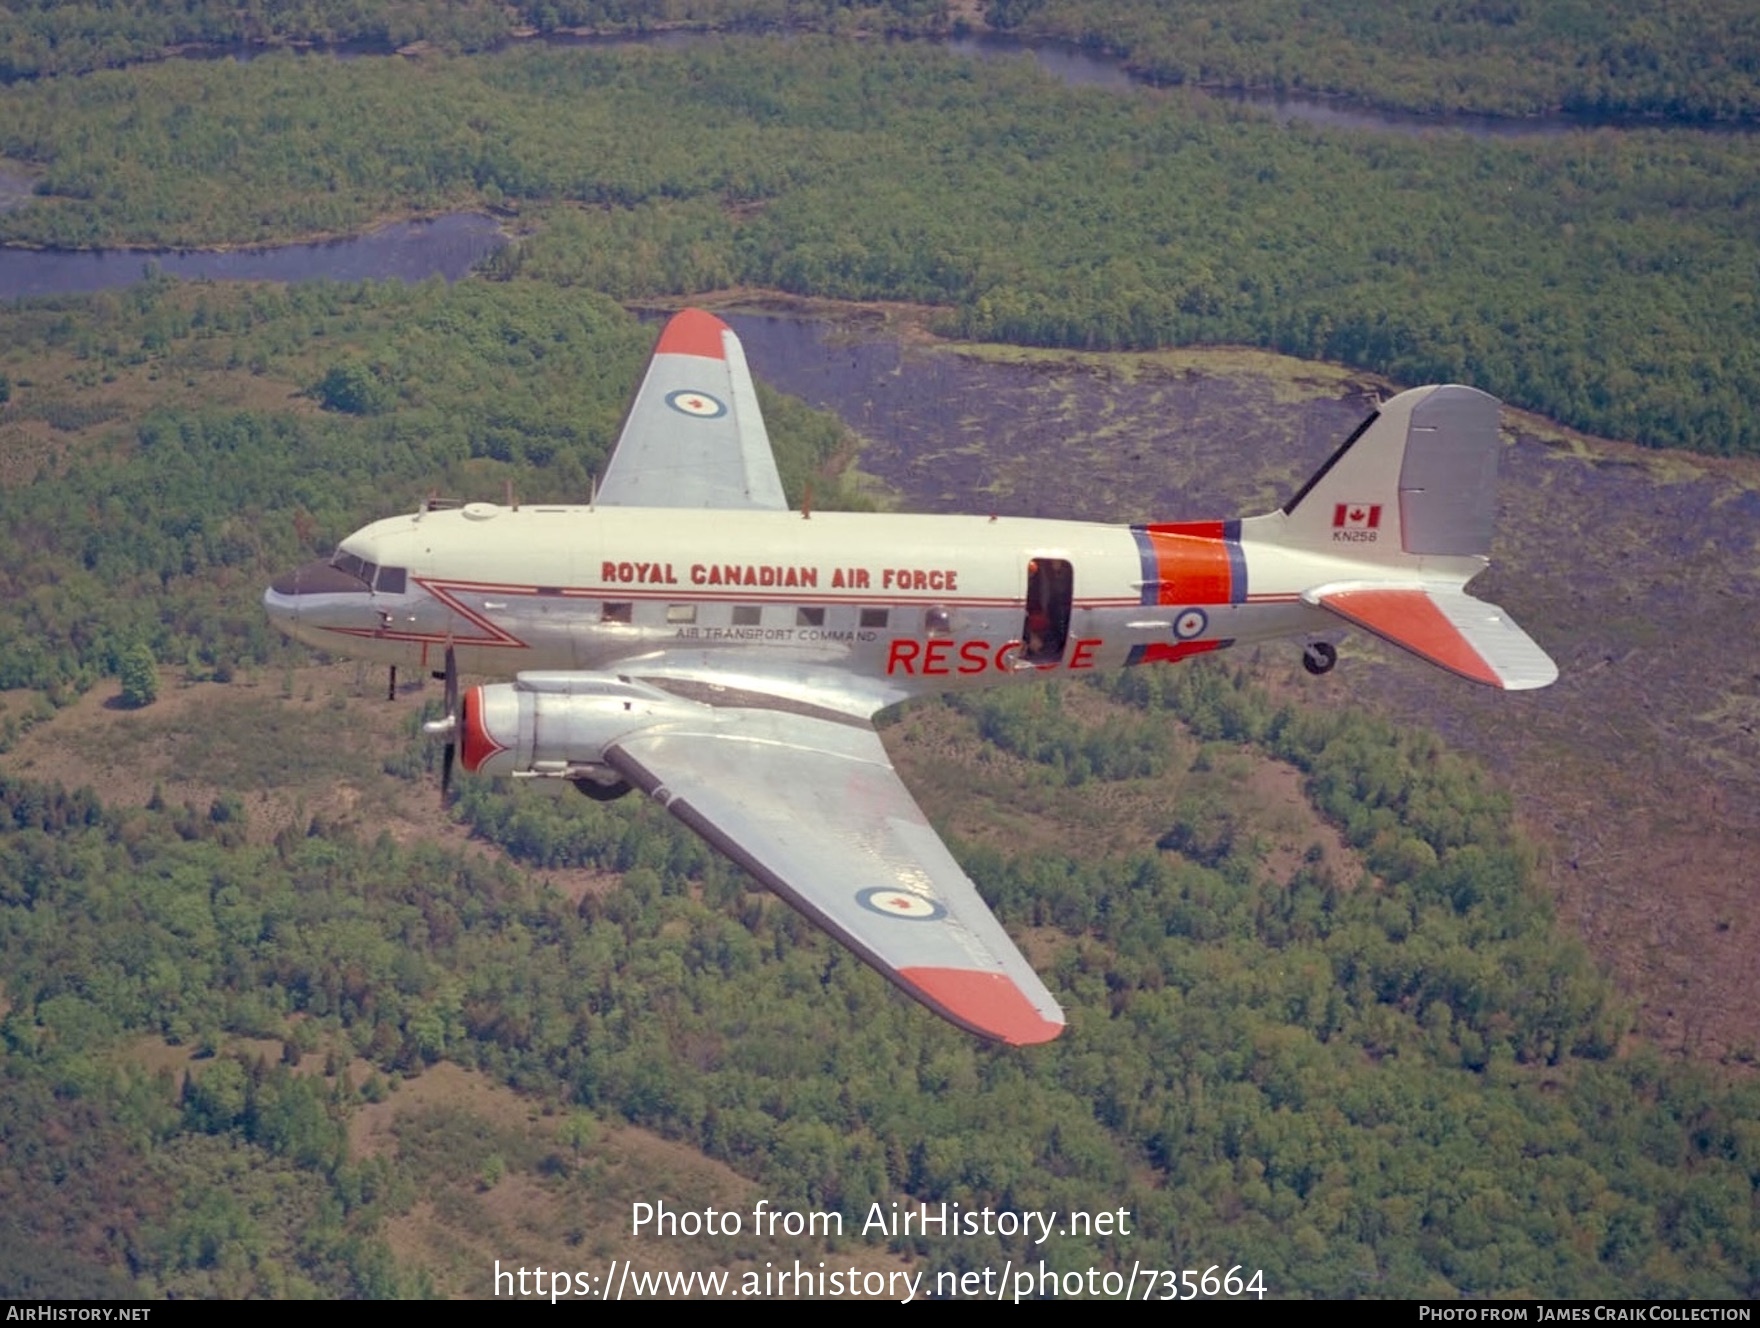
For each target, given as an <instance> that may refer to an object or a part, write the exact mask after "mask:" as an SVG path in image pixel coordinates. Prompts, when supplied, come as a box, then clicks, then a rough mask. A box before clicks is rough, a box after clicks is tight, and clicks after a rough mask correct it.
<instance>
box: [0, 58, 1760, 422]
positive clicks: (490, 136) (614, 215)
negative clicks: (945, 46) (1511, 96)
mask: <svg viewBox="0 0 1760 1328" xmlns="http://www.w3.org/2000/svg"><path fill="white" fill-rule="evenodd" d="M583 145H585V146H583ZM1757 153H1760V140H1757V139H1755V138H1754V137H1752V136H1750V135H1745V134H1723V135H1719V134H1705V133H1695V132H1690V131H1667V132H1664V131H1648V130H1647V131H1631V132H1621V133H1613V132H1604V133H1600V134H1593V135H1567V136H1560V137H1556V138H1541V139H1534V140H1522V141H1519V142H1509V141H1487V140H1480V139H1473V138H1469V137H1466V136H1463V135H1443V136H1440V137H1426V138H1402V137H1389V136H1378V135H1355V136H1353V135H1344V134H1336V133H1325V132H1320V131H1312V130H1303V129H1299V128H1282V127H1279V126H1277V125H1275V124H1272V123H1270V122H1269V121H1268V120H1266V119H1264V118H1261V117H1260V116H1258V115H1256V114H1253V113H1250V112H1248V111H1244V110H1238V109H1235V108H1231V107H1228V106H1221V105H1217V104H1215V103H1210V102H1205V101H1199V100H1194V99H1192V98H1189V97H1186V96H1183V95H1179V94H1165V95H1159V94H1149V95H1145V96H1141V97H1120V96H1117V95H1115V94H1111V93H1104V92H1095V91H1084V90H1080V89H1069V88H1064V87H1062V86H1061V85H1059V84H1057V83H1055V82H1053V81H1052V80H1050V78H1049V77H1048V76H1046V75H1043V74H1040V73H1039V72H1037V71H1036V70H1035V69H1034V68H1033V67H1031V66H1030V65H1028V64H1025V63H1019V62H1010V63H1002V64H996V63H990V62H974V61H969V60H962V59H960V58H958V57H955V56H952V55H949V54H944V53H940V52H937V51H934V50H931V49H920V48H916V47H882V48H872V47H866V46H860V45H852V44H849V43H837V42H830V41H819V40H815V39H809V38H799V39H795V40H791V41H787V42H775V41H737V40H730V41H727V42H724V43H716V44H713V45H710V46H706V47H700V48H693V49H690V50H686V51H682V52H671V51H664V50H655V49H647V48H620V49H614V50H599V49H594V50H545V49H533V50H520V51H514V52H510V53H507V54H504V55H497V56H483V57H473V58H461V59H456V60H445V59H442V60H436V61H417V62H405V61H369V60H347V61H337V60H333V59H329V58H303V59H301V58H294V57H291V56H286V57H266V58H264V59H259V60H255V61H251V62H249V63H242V64H240V63H233V62H209V63H192V62H180V63H175V64H160V65H154V66H143V67H139V68H135V69H130V70H126V71H122V72H117V73H100V74H94V75H91V76H89V77H86V78H83V79H78V80H50V81H42V82H35V83H20V84H15V85H13V86H12V87H11V88H10V89H5V90H3V91H0V155H3V156H5V157H7V158H10V159H12V160H14V161H17V162H21V163H27V164H29V165H31V166H32V167H33V168H35V169H36V170H38V171H40V176H39V181H38V186H37V187H38V190H39V194H38V196H37V198H36V199H35V200H33V201H32V202H31V203H30V204H29V205H27V206H25V207H22V208H19V209H17V210H14V211H11V212H8V213H5V214H0V238H4V239H7V240H10V241H13V242H23V243H29V244H41V245H61V246H70V245H71V246H90V245H101V244H111V245H113V244H119V243H122V244H134V245H177V246H188V245H200V244H247V243H265V242H269V241H272V240H278V239H286V238H290V237H294V236H300V235H311V234H314V233H315V234H334V233H339V232H345V231H352V230H357V229H360V228H363V227H365V226H367V225H369V224H370V223H371V222H372V221H373V220H374V219H375V218H378V217H382V216H386V215H408V214H410V213H426V212H434V211H441V210H445V209H449V208H461V207H473V206H474V207H489V208H493V209H498V210H500V211H502V212H504V213H506V214H508V215H509V217H510V220H511V222H512V224H513V225H514V226H515V227H516V228H518V229H520V230H522V231H524V230H529V231H530V232H531V234H530V238H529V239H528V240H527V241H526V243H524V244H522V245H521V246H520V247H518V248H516V249H515V250H514V251H513V252H511V253H509V254H508V255H506V257H505V258H504V260H503V261H502V262H501V263H500V264H499V265H498V266H497V267H496V268H495V269H494V272H493V275H498V276H503V277H505V276H509V275H512V274H514V273H517V272H522V271H523V272H525V273H526V274H527V275H529V276H532V277H537V278H542V279H544V280H547V281H550V282H553V283H556V284H563V283H571V284H572V283H579V284H582V285H585V286H588V287H590V288H592V289H597V290H601V291H604V292H607V293H609V294H612V295H614V296H616V297H618V298H622V299H630V298H639V297H643V296H654V295H662V294H668V295H679V294H684V293H688V292H692V291H700V290H707V289H717V288H723V287H728V286H739V285H745V286H758V287H768V288H777V289H781V290H785V291H790V292H794V293H797V294H802V295H813V296H830V297H836V298H843V299H858V300H867V299H883V298H884V299H902V300H910V301H918V302H925V303H931V304H935V305H937V306H940V307H941V308H943V309H944V310H945V313H944V317H943V327H944V329H945V330H946V331H949V332H952V333H954V334H957V335H961V336H967V337H974V338H979V339H994V340H1003V341H1012V342H1017V343H1021V344H1026V345H1038V346H1059V347H1077V348H1084V349H1123V348H1133V347H1135V348H1141V347H1152V346H1162V345H1184V344H1210V345H1218V344H1221V345H1228V344H1247V345H1257V346H1263V347H1267V348H1270V349H1275V350H1279V351H1283V352H1285V353H1288V354H1292V355H1298V356H1302V357H1305V358H1311V359H1326V360H1332V361H1338V362H1342V363H1345V364H1349V365H1353V366H1356V367H1359V368H1363V369H1368V370H1372V371H1375V372H1377V373H1381V374H1384V375H1386V376H1388V377H1391V378H1393V379H1395V380H1396V381H1400V382H1405V383H1418V382H1431V381H1467V382H1472V383H1474V384H1475V385H1477V386H1480V387H1483V388H1484V389H1486V390H1487V391H1490V392H1493V393H1494V394H1496V395H1498V396H1500V397H1502V398H1503V399H1505V400H1506V401H1508V402H1510V403H1511V404H1513V405H1516V406H1519V407H1523V408H1526V409H1530V410H1534V411H1538V412H1542V413H1544V414H1546V415H1549V416H1551V417H1553V418H1556V419H1558V420H1560V421H1562V422H1564V423H1566V424H1569V425H1573V426H1575V427H1577V428H1581V429H1584V430H1588V431H1591V432H1595V433H1599V434H1603V435H1607V436H1613V437H1620V438H1629V439H1632V440H1635V441H1638V442H1641V443H1644V444H1647V445H1650V446H1657V447H1684V448H1690V449H1693V450H1696V451H1702V452H1709V453H1713V454H1721V455H1733V454H1741V453H1750V452H1753V451H1755V450H1756V449H1757V448H1760V432H1757V430H1760V425H1756V423H1755V419H1754V415H1753V412H1752V411H1751V410H1750V409H1749V404H1748V403H1749V402H1750V401H1752V400H1753V399H1754V398H1755V396H1756V395H1757V394H1760V348H1757V345H1756V342H1755V339H1754V337H1753V336H1752V335H1751V333H1752V328H1753V317H1754V311H1753V307H1752V295H1753V281H1752V275H1753V272H1754V271H1755V269H1756V266H1757V264H1760V248H1757V247H1760V227H1756V226H1755V224H1754V222H1755V215H1754V214H1755V209H1756V207H1757V206H1760V202H1757V201H1756V198H1755V194H1754V190H1753V187H1752V182H1753V181H1754V180H1755V179H1756V178H1760V161H1757V160H1756V154H1757Z"/></svg>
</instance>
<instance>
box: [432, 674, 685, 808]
mask: <svg viewBox="0 0 1760 1328" xmlns="http://www.w3.org/2000/svg"><path fill="white" fill-rule="evenodd" d="M706 709H707V707H704V706H701V705H698V704H695V703H694V702H690V701H681V700H679V699H678V698H677V697H674V696H669V695H667V694H666V693H665V692H663V691H661V690H659V689H658V688H656V687H648V686H646V685H644V684H642V683H637V682H631V681H630V680H629V679H627V678H619V677H611V676H606V675H601V674H581V673H522V674H520V675H519V677H518V679H517V680H516V681H514V682H511V683H505V682H503V683H493V684H490V685H487V686H483V687H473V688H471V689H470V690H469V691H468V692H466V693H465V694H464V701H463V704H462V705H461V706H460V710H461V711H462V712H463V713H462V716H461V718H462V724H461V726H460V727H461V738H460V742H459V759H460V760H461V761H462V763H463V764H464V768H465V769H466V770H469V771H471V772H472V773H473V774H479V775H512V776H515V777H516V778H550V779H570V780H577V781H578V780H587V781H592V782H595V783H599V784H608V783H612V782H614V781H615V778H616V776H615V775H614V774H613V773H612V772H611V771H610V770H609V769H608V768H607V767H606V765H605V763H604V755H605V749H606V748H607V747H609V746H611V744H613V743H614V742H616V741H617V740H618V739H620V738H624V737H627V736H629V734H631V733H634V732H636V731H637V730H640V729H645V728H648V727H650V726H651V725H654V724H658V723H665V722H668V721H677V720H685V719H699V720H700V719H701V718H702V716H703V715H704V713H705V711H706Z"/></svg>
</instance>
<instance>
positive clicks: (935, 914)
mask: <svg viewBox="0 0 1760 1328" xmlns="http://www.w3.org/2000/svg"><path fill="white" fill-rule="evenodd" d="M604 760H605V762H606V764H608V765H610V766H611V767H612V768H613V769H615V770H617V771H618V773H620V774H621V775H623V777H624V778H625V779H628V780H629V781H630V782H631V783H632V784H635V785H636V786H638V787H640V788H642V789H644V790H646V791H647V792H648V793H649V794H651V795H652V796H653V797H654V798H656V799H657V800H658V801H660V802H661V803H663V804H664V805H665V807H666V809H667V810H668V811H670V812H671V813H672V814H673V815H674V816H676V817H678V819H679V820H681V821H683V822H684V823H685V824H686V825H688V826H690V828H691V829H693V830H695V831H696V832H697V833H698V834H700V835H701V836H702V837H703V838H704V839H706V840H708V841H709V843H711V844H713V845H714V846H715V847H716V848H718V849H720V850H721V851H722V852H723V853H725V854H727V856H728V857H730V858H732V859H733V860H734V861H735V862H737V863H739V865H740V866H742V867H744V868H745V869H746V871H748V872H749V873H751V874H752V875H753V876H754V877H756V878H757V879H758V880H760V881H762V882H763V883H764V884H765V885H767V886H769V887H770V888H771V889H772V890H774V891H775V892H776V893H777V894H779V895H781V896H782V897H783V898H784V899H786V900H787V901H788V902H789V903H790V904H792V905H794V907H795V908H797V909H799V910H800V911H801V912H802V913H804V914H806V916H807V917H808V918H810V919H812V920H813V921H814V922H816V923H817V924H818V925H819V926H821V927H823V928H824V929H825V930H826V931H828V932H829V933H831V935H832V936H834V937H836V938H837V939H838V940H839V941H841V942H843V944H845V945H847V946H848V947H849V948H850V949H851V950H853V951H854V952H855V953H856V954H857V955H858V956H859V957H860V958H861V959H862V960H864V961H865V962H867V963H869V964H871V965H873V966H874V967H875V968H876V969H878V970H879V971H880V972H881V973H882V974H884V975H885V976H886V977H888V978H890V979H891V980H892V981H893V982H895V983H897V984H898V986H899V987H901V988H903V989H904V991H905V992H907V993H908V994H909V995H911V996H913V997H915V998H916V999H917V1000H919V1001H921V1002H922V1003H923V1004H924V1005H927V1006H928V1007H929V1008H930V1009H931V1010H934V1011H935V1012H936V1013H937V1014H939V1015H941V1016H942V1017H944V1018H946V1019H949V1020H951V1021H952V1022H953V1023H955V1024H958V1025H959V1026H960V1027H961V1028H964V1029H968V1030H969V1031H971V1032H973V1033H977V1034H979V1035H981V1036H983V1037H989V1038H996V1039H998V1040H1000V1041H1003V1042H1007V1043H1012V1044H1014V1045H1016V1046H1022V1045H1026V1044H1029V1043H1035V1042H1048V1041H1050V1040H1051V1039H1052V1038H1054V1037H1056V1036H1057V1035H1058V1034H1059V1033H1061V1032H1062V1031H1063V1011H1062V1010H1061V1009H1059V1008H1058V1005H1057V1001H1056V1000H1055V998H1053V996H1052V995H1051V993H1050V992H1049V991H1047V990H1046V988H1045V984H1044V983H1042V982H1041V981H1040V980H1039V976H1038V974H1036V973H1035V972H1034V971H1033V969H1032V966H1031V965H1030V964H1028V963H1027V961H1026V959H1025V957H1024V956H1023V955H1022V954H1021V953H1020V951H1019V950H1017V949H1016V948H1015V946H1014V943H1013V942H1012V941H1010V940H1009V938H1008V934H1007V933H1006V932H1005V931H1003V929H1002V926H1001V924H999V923H998V922H997V921H996V919H995V917H993V916H992V915H991V913H990V910H989V908H987V907H986V906H985V904H984V901H983V899H982V898H981V897H980V896H979V894H978V891H977V887H976V886H974V885H973V884H972V882H971V880H970V878H968V877H967V876H966V874H965V873H964V872H963V871H961V870H960V867H959V864H958V863H957V862H955V861H954V860H953V855H952V854H950V853H949V852H948V851H947V848H946V846H945V845H944V844H942V842H941V840H940V839H939V838H938V837H937V836H936V834H935V831H934V830H933V829H931V828H930V826H929V822H928V820H927V819H926V818H925V817H924V816H923V813H922V811H921V810H920V809H919V808H918V807H917V804H916V802H915V801H914V800H912V798H911V795H910V794H909V792H907V791H906V789H905V786H904V784H903V783H902V782H900V780H899V778H898V774H897V772H896V771H894V770H893V768H892V763H891V761H890V760H889V759H888V758H887V755H886V749H885V748H884V747H882V746H881V744H880V737H879V735H878V734H876V733H875V732H874V730H873V728H872V727H870V726H869V725H868V724H866V723H864V722H861V721H851V720H847V719H844V718H842V717H831V716H828V715H823V714H820V715H810V714H803V713H799V712H798V711H790V710H772V709H759V708H750V707H733V708H727V707H723V708H716V709H712V710H706V712H705V716H704V719H703V721H702V722H700V723H689V722H686V723H674V724H668V725H664V726H661V727H657V728H651V729H644V730H641V731H639V732H637V733H635V734H633V735H631V736H629V737H626V738H623V739H621V740H619V741H618V742H616V743H614V744H613V745H612V746H610V747H608V748H607V749H606V751H605V755H604Z"/></svg>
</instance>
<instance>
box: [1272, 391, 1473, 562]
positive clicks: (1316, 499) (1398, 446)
mask: <svg viewBox="0 0 1760 1328" xmlns="http://www.w3.org/2000/svg"><path fill="white" fill-rule="evenodd" d="M1497 414H1498V403H1497V399H1496V398H1495V397H1490V396H1487V395H1486V394H1485V393H1483V392H1480V391H1476V390H1475V389H1473V388H1470V387H1452V386H1451V387H1419V388H1414V389H1412V390H1411V391H1409V392H1401V393H1400V394H1399V395H1398V396H1396V397H1394V398H1393V399H1392V400H1391V401H1388V402H1386V403H1385V404H1384V405H1383V406H1382V407H1381V409H1380V410H1378V411H1376V412H1375V414H1373V415H1371V416H1370V417H1369V418H1368V419H1366V420H1364V421H1363V424H1362V426H1361V427H1360V428H1359V429H1358V430H1357V431H1356V432H1355V433H1353V434H1352V435H1351V436H1350V437H1349V438H1347V439H1346V440H1345V441H1344V444H1343V446H1341V447H1340V448H1339V449H1338V451H1336V452H1334V453H1333V454H1332V456H1331V457H1330V458H1329V459H1328V460H1327V462H1326V464H1325V465H1323V466H1322V467H1320V469H1319V470H1318V471H1316V472H1315V474H1314V477H1313V478H1312V479H1311V480H1309V481H1308V482H1307V483H1306V484H1304V485H1303V486H1302V487H1301V489H1300V491H1299V492H1297V494H1296V496H1295V497H1294V498H1291V499H1290V500H1289V502H1287V503H1285V504H1284V506H1283V508H1282V510H1281V512H1274V513H1272V514H1271V515H1270V517H1267V518H1260V519H1259V520H1258V521H1256V522H1254V523H1253V524H1254V526H1256V527H1258V529H1255V530H1254V532H1253V533H1254V534H1255V535H1257V536H1258V537H1259V538H1262V539H1268V540H1270V541H1272V542H1274V543H1277V544H1282V545H1286V546H1294V547H1299V548H1303V549H1314V550H1320V549H1324V550H1325V551H1326V552H1328V553H1333V554H1341V555H1344V556H1346V557H1350V558H1353V559H1360V560H1363V561H1366V562H1377V563H1387V562H1404V561H1405V560H1406V559H1407V558H1410V557H1414V556H1431V557H1461V558H1484V557H1486V556H1487V555H1488V554H1489V553H1490V552H1491V527H1492V522H1493V520H1494V519H1495V517H1496V513H1497V454H1498V446H1499V445H1498V441H1497ZM1280 517H1281V520H1279V518H1280Z"/></svg>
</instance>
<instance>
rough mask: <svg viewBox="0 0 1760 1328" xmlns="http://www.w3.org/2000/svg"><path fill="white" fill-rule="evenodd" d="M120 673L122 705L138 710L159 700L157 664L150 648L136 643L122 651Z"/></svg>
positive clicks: (141, 643)
mask: <svg viewBox="0 0 1760 1328" xmlns="http://www.w3.org/2000/svg"><path fill="white" fill-rule="evenodd" d="M121 673H122V704H123V705H125V706H128V707H129V708H130V709H139V708H140V707H141V706H148V705H152V704H153V702H154V701H156V700H158V699H159V662H158V661H157V660H156V659H154V658H153V651H152V649H151V647H149V646H147V645H146V644H145V643H143V642H138V641H137V642H136V643H135V644H134V645H132V646H130V647H129V648H128V649H127V650H126V651H124V652H123V656H122V661H121Z"/></svg>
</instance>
